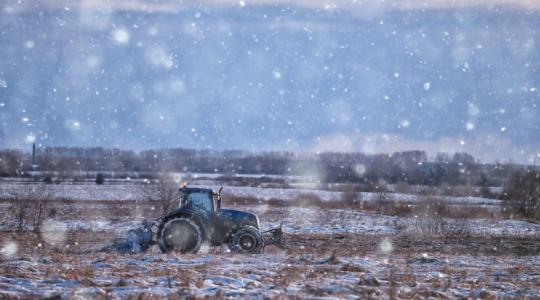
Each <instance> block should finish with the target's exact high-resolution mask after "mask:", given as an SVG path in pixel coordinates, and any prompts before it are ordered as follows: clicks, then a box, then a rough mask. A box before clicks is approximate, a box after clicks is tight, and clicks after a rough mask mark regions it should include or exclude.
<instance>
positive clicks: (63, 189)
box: [0, 182, 501, 206]
mask: <svg viewBox="0 0 540 300" xmlns="http://www.w3.org/2000/svg"><path fill="white" fill-rule="evenodd" d="M24 186H28V185H27V184H22V183H20V182H15V183H14V182H2V183H0V197H3V198H13V197H14V195H17V194H20V193H21V192H22V189H21V187H24ZM30 186H32V185H30ZM193 186H194V187H205V188H211V189H213V190H216V191H217V190H218V189H219V188H220V187H221V186H218V185H204V186H202V185H193ZM40 188H41V189H43V190H44V191H46V192H47V193H50V195H51V197H53V198H55V199H71V200H81V201H86V200H144V197H143V193H142V190H141V185H140V184H136V183H130V182H126V183H124V184H104V185H96V184H94V183H81V184H54V185H41V186H40ZM224 194H225V196H227V195H229V196H234V197H250V198H256V199H259V200H261V201H264V200H269V199H279V200H291V199H296V198H298V197H301V196H302V195H306V194H310V195H315V196H317V197H318V198H320V199H321V200H322V201H339V200H340V199H341V198H342V195H343V193H342V192H334V191H326V190H317V189H283V188H261V187H243V186H242V187H239V186H225V187H224ZM379 196H380V194H377V193H367V192H363V193H359V194H358V198H359V199H361V200H362V201H376V200H377V199H379ZM385 198H386V200H387V201H396V202H405V203H413V204H414V203H415V202H418V201H419V198H418V196H416V195H412V194H400V193H388V194H386V195H385ZM435 198H439V199H441V201H443V202H444V203H446V204H449V205H475V206H478V205H479V206H499V205H500V204H501V200H495V199H487V198H480V197H435Z"/></svg>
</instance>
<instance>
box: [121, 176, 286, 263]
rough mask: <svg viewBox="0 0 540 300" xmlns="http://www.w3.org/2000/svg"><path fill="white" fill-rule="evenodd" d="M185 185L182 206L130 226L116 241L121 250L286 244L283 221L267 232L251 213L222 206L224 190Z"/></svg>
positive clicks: (252, 249)
mask: <svg viewBox="0 0 540 300" xmlns="http://www.w3.org/2000/svg"><path fill="white" fill-rule="evenodd" d="M222 190H223V188H220V189H219V191H218V192H217V193H215V192H213V191H212V190H211V189H205V188H195V187H186V186H184V187H182V188H180V189H179V198H180V199H179V202H180V203H179V207H178V208H177V209H176V210H174V211H171V212H169V213H167V214H165V215H163V216H161V217H159V218H158V219H157V220H156V221H154V222H144V223H143V226H142V227H141V228H138V229H135V230H130V231H129V232H128V238H126V239H121V241H120V242H115V244H116V246H115V248H116V249H117V250H118V251H120V252H138V251H141V250H142V251H144V250H146V249H148V247H149V246H150V245H154V244H158V245H159V248H160V249H161V251H163V252H164V253H168V252H180V253H197V251H198V250H199V248H200V247H201V244H203V243H207V244H209V245H213V246H220V245H223V244H227V245H228V246H229V249H230V250H231V252H235V253H255V254H256V253H261V252H262V251H263V250H264V248H265V247H266V246H268V245H276V246H278V247H282V245H283V231H282V229H281V225H280V226H279V227H278V228H274V229H271V230H268V231H265V232H261V231H260V228H259V218H258V217H257V216H256V215H255V214H252V213H248V212H244V211H238V210H233V209H224V208H221V202H222V201H221V191H222Z"/></svg>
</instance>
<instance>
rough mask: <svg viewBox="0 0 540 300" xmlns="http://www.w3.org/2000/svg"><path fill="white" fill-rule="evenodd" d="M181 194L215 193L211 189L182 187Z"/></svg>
mask: <svg viewBox="0 0 540 300" xmlns="http://www.w3.org/2000/svg"><path fill="white" fill-rule="evenodd" d="M180 192H188V193H213V191H212V190H211V189H203V188H195V187H182V188H180Z"/></svg>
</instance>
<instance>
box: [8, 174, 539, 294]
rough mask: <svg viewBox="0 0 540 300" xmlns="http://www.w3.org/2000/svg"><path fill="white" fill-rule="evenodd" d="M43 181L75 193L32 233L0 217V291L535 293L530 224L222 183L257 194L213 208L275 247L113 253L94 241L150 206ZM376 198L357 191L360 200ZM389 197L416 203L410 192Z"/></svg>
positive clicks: (469, 201) (131, 191)
mask: <svg viewBox="0 0 540 300" xmlns="http://www.w3.org/2000/svg"><path fill="white" fill-rule="evenodd" d="M17 188H18V184H16V183H3V184H2V188H1V190H2V195H3V196H4V197H6V196H7V197H6V198H8V200H5V201H4V202H1V203H0V210H1V211H4V212H8V211H10V209H11V207H10V205H11V204H10V202H9V201H10V200H9V198H10V197H11V196H12V195H14V193H15V192H16V191H17ZM47 188H48V189H51V190H50V192H51V193H52V194H53V195H54V197H57V198H58V199H72V200H74V199H73V198H71V197H69V196H68V195H77V197H75V199H76V201H74V202H69V204H65V203H61V202H59V203H58V204H56V205H57V206H55V210H56V211H55V215H54V216H49V217H48V218H47V219H46V220H45V224H44V229H43V232H42V233H41V234H40V235H39V236H37V235H35V234H33V233H24V234H18V233H17V232H15V231H13V228H14V221H13V218H12V216H11V215H10V214H9V213H5V214H2V215H1V216H0V240H1V243H0V298H9V299H12V298H15V299H16V298H21V299H26V298H43V297H58V296H59V297H60V298H76V299H125V298H130V297H131V298H140V299H149V298H152V299H153V298H168V299H177V298H185V297H189V296H195V295H196V296H199V297H205V296H210V297H216V298H221V297H225V298H238V297H240V298H250V299H267V298H314V299H328V298H348V299H365V298H402V299H410V298H421V299H424V298H465V297H471V298H497V297H499V298H532V299H534V298H539V297H540V291H539V290H538V288H537V287H538V286H539V285H540V225H538V224H534V223H530V222H526V221H520V220H505V219H498V218H491V219H467V220H457V219H444V218H443V219H434V218H432V217H425V216H422V215H419V216H409V217H403V216H401V217H400V216H388V215H383V214H378V213H373V212H367V211H363V210H353V209H350V208H336V209H324V208H320V207H295V206H292V207H279V206H272V205H269V204H268V203H267V202H266V201H265V200H268V199H283V200H291V199H295V197H297V196H298V195H300V194H303V193H315V194H316V195H318V196H319V197H320V198H321V199H323V200H324V201H337V200H339V199H340V197H341V193H338V192H328V191H316V190H315V191H314V190H308V189H305V190H293V189H281V190H280V189H259V188H248V187H226V192H227V193H228V194H227V195H229V196H230V195H234V196H236V197H258V198H259V199H260V200H261V201H260V202H259V203H258V204H257V203H252V204H249V205H243V204H242V205H240V204H234V203H232V202H227V198H226V197H225V202H224V206H225V207H231V208H235V209H240V210H245V211H249V212H253V213H256V214H257V215H258V216H259V218H260V222H261V227H262V229H263V230H266V229H270V228H272V227H275V226H277V225H278V224H279V223H281V222H283V229H284V231H285V233H286V236H285V239H286V248H285V249H284V250H282V249H279V248H276V247H272V246H271V247H268V248H267V250H266V251H265V253H264V254H261V255H235V254H232V253H230V252H229V251H228V249H227V247H226V246H223V247H208V246H205V247H202V249H201V251H200V253H199V254H198V255H179V254H169V255H165V254H161V253H160V251H159V249H157V247H156V246H154V247H153V248H151V249H150V250H149V251H148V252H147V253H144V254H137V255H119V254H116V253H110V252H103V251H102V250H101V249H103V247H105V246H107V245H109V244H110V243H111V242H112V240H113V239H114V238H116V237H121V236H124V235H125V233H126V232H127V231H128V230H129V229H131V228H134V227H135V226H137V225H138V224H139V223H140V222H141V221H142V220H143V219H151V218H152V217H155V216H156V215H157V214H159V213H158V212H157V211H156V209H155V208H154V207H153V206H152V204H149V203H147V202H137V201H134V200H136V199H138V198H137V197H138V194H137V189H136V186H134V185H129V184H124V185H102V186H97V185H94V184H82V185H62V184H60V185H49V186H47ZM212 188H216V187H212ZM227 195H226V196H227ZM376 196H377V195H376V194H369V193H364V194H363V195H362V199H364V200H366V199H370V197H373V200H375V199H376V198H375V197H376ZM392 196H393V197H394V198H393V199H395V200H397V201H403V202H406V203H414V202H415V201H417V200H416V198H415V197H414V196H413V195H402V194H392ZM445 199H449V201H451V204H453V205H456V206H465V207H467V208H469V207H470V208H473V207H475V206H490V207H494V208H498V207H499V205H500V203H499V202H498V201H496V200H489V199H482V198H445ZM12 200H13V199H12ZM105 200H121V201H116V202H115V201H105ZM368 201H369V200H368ZM456 229H459V232H457V231H455V230H456Z"/></svg>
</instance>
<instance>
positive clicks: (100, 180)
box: [96, 173, 105, 184]
mask: <svg viewBox="0 0 540 300" xmlns="http://www.w3.org/2000/svg"><path fill="white" fill-rule="evenodd" d="M104 183H105V176H104V175H103V174H101V173H98V174H97V176H96V184H104Z"/></svg>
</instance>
